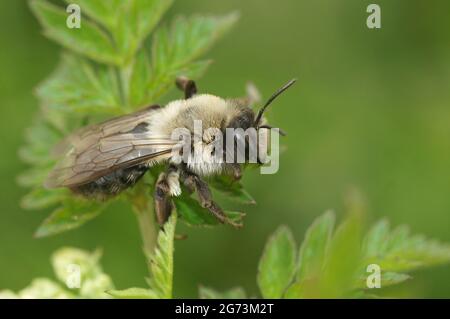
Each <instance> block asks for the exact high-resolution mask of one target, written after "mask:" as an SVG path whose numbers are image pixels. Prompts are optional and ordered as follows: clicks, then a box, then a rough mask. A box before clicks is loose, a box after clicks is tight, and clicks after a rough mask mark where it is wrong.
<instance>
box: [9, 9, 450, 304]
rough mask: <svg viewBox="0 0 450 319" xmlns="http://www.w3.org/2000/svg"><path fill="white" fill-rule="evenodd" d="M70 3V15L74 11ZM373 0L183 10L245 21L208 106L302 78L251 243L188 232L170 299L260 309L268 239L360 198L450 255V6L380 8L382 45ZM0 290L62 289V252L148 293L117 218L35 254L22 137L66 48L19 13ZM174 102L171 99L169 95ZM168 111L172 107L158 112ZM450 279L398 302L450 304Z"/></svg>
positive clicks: (409, 287)
mask: <svg viewBox="0 0 450 319" xmlns="http://www.w3.org/2000/svg"><path fill="white" fill-rule="evenodd" d="M74 2H76V1H74ZM369 3H370V2H369V1H363V0H346V1H336V0H321V1H312V0H309V1H306V0H279V1H261V0H246V1H242V0H227V1H205V0H203V1H201V0H189V1H176V3H175V5H174V6H173V7H172V9H171V10H170V11H169V14H168V16H166V19H167V18H171V17H173V16H176V15H177V14H191V13H215V14H222V13H226V12H229V11H233V10H239V11H240V12H241V20H240V21H239V23H238V25H237V26H236V27H235V28H234V29H233V31H232V32H231V33H230V34H228V35H227V37H225V39H224V40H222V41H220V43H218V44H217V45H216V46H215V47H214V49H213V50H212V51H211V52H210V53H209V54H208V57H211V58H213V59H214V61H215V63H214V64H213V66H212V67H211V68H210V70H209V71H208V73H207V74H206V76H204V77H203V78H202V79H200V80H199V81H198V86H199V88H200V90H201V91H203V92H209V93H213V94H217V95H221V96H227V97H228V96H239V95H242V94H243V93H244V85H245V83H246V82H247V81H249V80H251V81H253V82H255V84H256V85H257V86H258V88H259V89H260V91H261V92H262V93H263V95H264V96H265V97H267V96H269V95H270V94H271V93H272V92H273V91H274V89H276V88H277V87H278V86H279V85H280V84H282V83H284V82H285V81H286V80H288V79H290V78H292V77H298V78H299V83H298V84H297V85H296V86H295V88H293V89H291V90H290V91H289V92H288V93H287V94H285V95H284V96H283V97H281V98H280V99H279V100H278V101H277V102H276V103H275V104H274V105H273V109H272V110H271V111H270V114H269V119H270V120H271V122H272V123H273V124H274V125H276V126H280V127H282V128H283V129H285V130H286V131H287V132H288V136H287V137H286V138H284V139H283V140H282V143H283V144H284V145H286V146H287V151H286V152H285V153H283V154H282V157H281V164H280V171H279V172H278V173H277V174H275V175H259V174H257V172H256V171H255V172H250V173H249V174H248V175H247V176H245V177H244V183H245V185H246V187H247V189H248V191H249V192H250V193H251V194H252V195H253V196H254V198H255V199H256V200H257V202H258V204H257V205H256V206H251V207H247V208H245V211H246V212H247V213H248V215H247V218H246V227H245V228H244V229H242V230H239V231H237V230H234V229H231V228H230V227H218V228H212V229H206V228H189V227H186V226H184V225H182V226H180V227H179V228H178V232H179V233H186V234H188V235H189V239H188V240H185V241H177V243H176V253H175V278H174V281H175V288H174V289H175V295H176V296H177V297H196V296H197V287H198V285H199V284H204V285H207V286H212V287H215V288H218V289H226V288H231V287H233V286H236V285H243V286H244V287H245V288H246V290H247V291H249V293H250V294H251V295H256V294H257V288H256V278H255V277H256V267H257V261H258V259H259V257H260V255H261V252H262V249H263V246H264V243H265V240H266V238H267V236H268V235H269V234H270V233H271V232H273V230H274V229H275V228H276V227H277V226H278V225H280V224H287V225H289V226H290V227H291V228H292V229H293V230H294V233H295V235H296V239H297V241H298V242H300V241H301V239H302V237H303V235H304V231H305V229H306V227H307V226H308V225H309V224H310V223H311V222H312V220H313V219H314V218H315V217H316V216H318V215H320V214H321V213H323V212H324V211H325V210H327V209H330V208H332V209H335V210H336V212H337V215H338V216H340V217H342V216H343V214H344V213H345V211H344V204H343V203H344V198H345V195H346V193H347V192H348V190H349V189H352V188H357V189H358V190H359V191H360V192H361V193H363V194H364V196H365V198H366V200H367V207H368V217H369V220H371V221H374V220H376V219H378V218H380V217H382V216H387V217H388V218H389V219H390V220H391V222H392V223H393V224H394V225H397V224H400V223H405V224H409V225H410V226H411V228H412V230H413V231H414V232H419V233H423V234H425V235H427V236H429V237H435V238H439V239H442V240H446V241H450V231H449V226H450V103H449V102H450V90H449V87H450V41H449V40H450V38H449V37H450V2H448V1H445V0H442V1H423V0H422V1H419V0H417V1H411V0H396V1H387V0H386V1H380V0H378V1H377V3H378V4H379V5H381V9H382V29H381V30H369V29H368V28H367V27H366V18H367V15H368V14H367V13H366V7H367V5H368V4H369ZM0 43H1V50H0V131H1V135H0V136H1V157H0V173H1V178H0V194H1V202H0V203H1V206H0V208H1V209H0V289H3V288H10V289H14V290H17V289H21V288H23V287H24V286H26V285H27V284H28V283H29V282H30V280H31V279H32V278H34V277H37V276H49V277H52V276H53V275H52V270H51V266H50V263H49V256H50V254H51V252H52V251H54V250H55V249H56V248H58V247H61V246H63V245H69V246H75V247H80V248H86V249H94V248H96V247H101V248H103V251H104V257H103V266H104V268H105V270H106V272H107V273H109V274H111V275H112V277H113V279H114V282H115V284H116V286H117V287H118V288H126V287H131V286H144V279H143V278H144V276H145V275H146V268H145V265H144V258H143V256H142V252H141V241H140V237H139V231H138V227H137V223H136V220H135V218H134V216H133V214H132V213H131V212H130V211H128V209H127V208H126V207H125V206H120V205H115V206H114V207H112V208H111V209H109V210H108V211H107V212H105V213H104V214H102V215H101V216H100V217H99V218H97V219H95V220H94V221H92V222H90V223H88V224H87V225H85V226H84V227H82V228H80V229H77V230H75V231H72V232H69V233H65V234H62V235H59V236H56V237H50V238H45V239H39V240H37V239H33V238H32V234H33V232H34V230H35V229H36V227H37V226H38V225H39V223H40V222H41V221H42V220H43V219H44V218H45V216H46V214H48V212H47V211H24V210H23V209H21V208H20V203H19V202H20V198H21V197H22V196H23V195H24V194H25V193H26V190H25V189H22V188H20V187H19V186H17V184H16V181H15V179H16V176H17V175H18V174H19V173H20V172H21V171H23V170H24V169H25V166H24V164H22V163H21V162H20V161H19V159H18V156H17V152H18V148H19V147H20V145H21V144H22V143H23V132H24V130H25V129H26V128H27V127H28V126H29V125H30V123H31V121H32V119H33V116H34V115H35V113H36V111H37V108H38V104H37V100H36V98H35V97H34V96H33V94H32V91H33V88H34V87H35V86H36V85H37V84H38V83H39V82H40V81H41V80H43V79H44V78H45V77H46V76H48V75H49V73H50V72H51V71H52V70H53V69H54V67H55V65H56V63H57V61H58V54H59V51H60V48H59V47H58V46H57V45H55V44H54V43H52V42H50V41H49V40H47V39H45V38H44V37H43V36H42V35H41V32H40V27H39V26H38V24H37V22H36V20H35V19H34V17H33V16H32V15H31V13H30V11H29V9H28V6H27V3H26V2H25V1H12V0H9V1H1V2H0ZM173 96H175V95H173ZM162 102H164V101H162ZM449 278H450V268H449V267H445V266H443V267H438V268H434V269H432V270H427V271H422V272H419V273H415V280H413V281H412V282H410V283H406V284H403V285H401V286H400V287H398V288H397V289H396V290H395V293H396V294H397V295H399V296H404V297H408V296H409V297H450V280H449Z"/></svg>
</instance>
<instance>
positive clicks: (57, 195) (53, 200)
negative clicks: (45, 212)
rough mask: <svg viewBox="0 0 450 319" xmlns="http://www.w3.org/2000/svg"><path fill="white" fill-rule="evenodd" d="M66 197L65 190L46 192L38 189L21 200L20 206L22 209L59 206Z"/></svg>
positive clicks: (43, 189)
mask: <svg viewBox="0 0 450 319" xmlns="http://www.w3.org/2000/svg"><path fill="white" fill-rule="evenodd" d="M66 197H67V190H65V189H55V190H48V189H45V188H42V187H39V188H35V189H33V190H32V191H31V192H30V193H28V194H27V195H25V196H24V197H23V198H22V201H21V206H22V208H24V209H42V208H47V207H51V206H54V205H56V204H59V203H60V202H61V201H62V200H63V199H65V198H66Z"/></svg>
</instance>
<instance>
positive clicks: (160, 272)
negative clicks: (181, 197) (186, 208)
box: [147, 214, 177, 299]
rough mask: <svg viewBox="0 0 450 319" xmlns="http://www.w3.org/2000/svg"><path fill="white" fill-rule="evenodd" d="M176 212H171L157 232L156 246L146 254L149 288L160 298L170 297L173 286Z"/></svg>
mask: <svg viewBox="0 0 450 319" xmlns="http://www.w3.org/2000/svg"><path fill="white" fill-rule="evenodd" d="M176 223H177V217H176V214H172V215H171V216H170V217H169V220H168V221H167V222H166V223H165V225H164V229H163V230H161V231H160V232H159V234H158V240H157V246H156V248H155V251H154V253H153V254H152V255H150V256H147V257H148V259H149V263H150V269H151V277H150V279H149V280H148V284H149V286H150V289H151V290H152V291H153V292H154V293H155V294H156V295H157V296H158V298H160V299H170V298H172V288H173V251H174V243H173V241H174V236H175V226H176Z"/></svg>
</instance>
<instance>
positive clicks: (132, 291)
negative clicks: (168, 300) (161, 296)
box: [106, 288, 158, 299]
mask: <svg viewBox="0 0 450 319" xmlns="http://www.w3.org/2000/svg"><path fill="white" fill-rule="evenodd" d="M106 293H107V294H110V295H111V296H113V297H114V298H117V299H158V296H157V295H156V294H155V293H154V292H153V291H151V290H150V289H144V288H128V289H124V290H107V291H106Z"/></svg>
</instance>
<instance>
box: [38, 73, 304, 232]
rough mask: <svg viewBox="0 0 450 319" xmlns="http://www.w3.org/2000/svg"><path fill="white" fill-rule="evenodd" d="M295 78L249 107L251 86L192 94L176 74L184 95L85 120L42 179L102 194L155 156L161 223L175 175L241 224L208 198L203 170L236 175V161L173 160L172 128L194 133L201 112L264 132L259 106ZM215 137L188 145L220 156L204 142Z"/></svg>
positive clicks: (211, 123)
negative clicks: (228, 94) (244, 90)
mask: <svg viewBox="0 0 450 319" xmlns="http://www.w3.org/2000/svg"><path fill="white" fill-rule="evenodd" d="M294 82H295V80H291V81H289V82H288V83H287V84H285V85H284V86H283V87H281V88H280V89H279V90H278V91H276V92H275V93H274V94H273V95H272V97H271V98H270V99H269V100H268V101H267V102H266V103H265V104H264V106H263V107H262V108H261V109H260V110H259V112H258V113H257V114H255V113H254V112H253V110H252V109H251V108H250V105H251V104H253V103H254V102H255V100H256V99H255V94H253V96H252V94H249V95H250V96H248V97H246V98H238V99H223V98H220V97H218V96H215V95H211V94H197V86H196V84H195V82H194V81H192V80H190V79H187V78H185V77H179V78H177V80H176V85H177V87H178V88H179V89H181V90H182V91H184V99H181V100H175V101H172V102H170V103H168V104H167V105H166V106H165V107H161V106H159V105H152V106H149V107H147V108H145V109H143V110H140V111H137V112H135V113H132V114H129V115H124V116H120V117H116V118H113V119H111V120H108V121H106V122H103V123H100V124H97V125H92V126H88V127H86V128H83V129H81V130H80V131H78V132H76V133H74V134H72V135H70V136H69V137H67V138H66V139H65V140H64V141H63V142H62V143H61V144H60V145H58V146H57V148H56V153H57V154H60V155H62V159H61V161H60V162H59V163H58V164H57V165H56V166H55V168H54V169H53V171H52V172H51V173H50V174H49V176H48V178H47V180H46V182H45V186H46V187H48V188H56V187H67V188H69V189H71V190H72V191H73V192H74V193H76V194H80V195H82V196H84V197H87V198H92V199H99V200H105V199H108V198H110V197H112V196H115V195H117V194H119V193H120V192H122V191H123V190H125V189H127V188H129V187H131V186H133V185H135V184H136V182H137V181H138V180H139V179H140V178H141V177H142V176H143V175H144V174H145V173H146V172H147V170H148V169H149V168H151V167H152V166H154V165H155V164H158V163H166V166H167V168H166V170H165V171H164V172H162V173H161V174H160V175H159V177H158V179H157V181H156V184H155V191H154V200H155V211H156V217H157V220H158V222H159V223H160V224H161V225H162V224H164V222H165V221H166V220H167V219H168V217H169V215H170V213H171V210H172V208H173V207H172V202H171V197H172V196H178V195H180V194H181V187H180V182H181V183H183V184H184V185H185V187H186V188H187V189H188V190H189V191H191V192H197V194H198V198H199V202H200V204H201V205H202V206H203V207H204V208H206V209H208V210H209V211H210V212H211V213H212V214H213V215H214V216H215V217H216V218H217V219H218V220H219V221H220V222H221V223H228V224H231V225H233V226H236V227H237V226H239V225H237V224H235V223H234V222H233V221H231V220H229V219H228V218H227V217H226V215H225V214H224V212H223V210H222V209H221V208H220V207H219V206H218V205H217V204H216V203H215V202H214V201H213V200H212V196H211V191H210V189H209V187H208V185H207V183H206V182H205V181H204V180H203V179H202V178H204V177H208V176H211V175H217V174H222V173H231V174H232V176H233V177H234V178H235V179H239V178H240V177H241V165H240V163H237V162H232V163H230V162H227V161H214V160H211V161H208V160H207V159H204V160H203V161H200V162H198V161H197V162H194V161H192V160H191V158H190V157H189V158H188V160H187V161H185V162H181V163H180V162H175V161H174V160H173V154H174V148H175V147H176V146H177V145H178V146H179V145H180V141H177V140H174V139H173V138H172V137H171V133H172V131H173V130H174V129H176V128H184V129H187V130H188V132H192V134H193V131H194V122H195V121H198V120H200V121H201V123H202V126H203V128H205V129H207V128H214V129H217V130H220V132H224V134H226V133H225V131H226V129H229V128H240V129H243V130H246V129H248V128H254V129H256V130H257V131H258V132H259V131H262V130H264V131H265V132H266V137H267V138H268V130H269V129H271V128H272V127H271V126H269V125H268V124H266V123H265V119H264V118H263V114H264V111H265V110H266V108H267V106H269V104H270V103H271V102H272V101H273V100H274V99H275V98H276V97H277V96H278V95H280V94H281V93H282V92H284V91H285V90H286V89H287V88H289V87H290V86H291V85H292V84H293V83H294ZM213 142H214V136H210V135H207V134H205V135H204V136H202V137H201V138H200V142H197V143H193V144H192V145H190V146H189V147H190V148H191V149H192V150H193V151H194V152H195V151H196V149H197V148H203V149H206V150H207V154H208V156H211V157H223V156H224V155H225V154H226V153H227V149H226V148H225V149H223V150H222V152H219V153H217V152H212V151H211V149H209V148H210V147H211V146H212V144H213ZM264 144H265V145H264ZM266 145H267V140H266V139H258V147H260V146H266ZM208 147H209V148H208Z"/></svg>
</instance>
